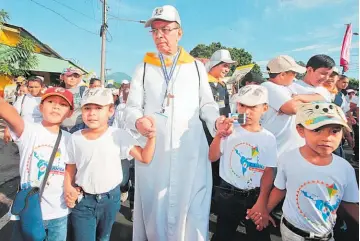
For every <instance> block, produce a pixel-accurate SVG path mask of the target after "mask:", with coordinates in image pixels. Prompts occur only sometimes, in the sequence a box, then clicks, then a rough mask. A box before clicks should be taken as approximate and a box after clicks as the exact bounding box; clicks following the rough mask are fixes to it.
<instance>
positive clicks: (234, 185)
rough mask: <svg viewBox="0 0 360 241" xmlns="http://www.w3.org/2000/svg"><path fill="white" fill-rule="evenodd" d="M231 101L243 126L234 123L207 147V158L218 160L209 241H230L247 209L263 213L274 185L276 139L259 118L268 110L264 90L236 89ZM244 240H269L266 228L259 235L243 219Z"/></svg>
mask: <svg viewBox="0 0 360 241" xmlns="http://www.w3.org/2000/svg"><path fill="white" fill-rule="evenodd" d="M234 101H236V103H237V110H238V113H240V114H245V115H246V122H245V124H242V125H240V124H237V125H236V124H234V132H233V134H231V135H230V136H228V137H226V138H223V137H222V136H221V134H220V133H217V135H216V136H215V138H214V140H213V142H212V143H211V146H210V151H209V159H210V160H211V161H216V160H218V159H219V158H220V177H221V184H220V189H221V191H220V195H219V200H218V205H219V206H218V210H219V211H218V218H217V225H216V232H215V234H214V236H213V238H212V241H223V240H231V239H232V238H233V237H234V235H235V233H236V229H237V226H238V224H239V222H240V220H242V219H245V216H246V212H247V209H253V210H254V211H255V210H256V211H257V212H260V213H264V212H265V210H266V204H267V199H268V196H269V193H270V190H271V187H272V184H273V168H274V167H276V159H277V151H276V140H275V137H274V135H273V134H271V133H270V132H269V131H267V130H266V129H264V128H263V127H261V125H260V117H261V115H262V114H263V113H265V112H266V111H267V109H268V106H267V103H268V93H267V89H266V88H265V87H263V86H259V85H247V86H245V87H243V88H241V89H240V90H239V93H238V94H237V96H236V98H234ZM244 222H245V227H246V236H247V238H248V239H247V240H253V241H255V240H262V241H263V240H264V241H266V240H270V234H269V232H268V231H267V230H266V229H265V230H263V231H261V232H259V231H257V230H256V226H255V225H254V223H253V222H252V221H251V220H248V219H245V220H244Z"/></svg>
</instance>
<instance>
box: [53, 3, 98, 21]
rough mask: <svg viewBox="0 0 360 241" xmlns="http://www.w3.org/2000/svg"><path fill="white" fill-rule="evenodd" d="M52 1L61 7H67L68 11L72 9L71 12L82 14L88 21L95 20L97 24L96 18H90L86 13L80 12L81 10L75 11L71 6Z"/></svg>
mask: <svg viewBox="0 0 360 241" xmlns="http://www.w3.org/2000/svg"><path fill="white" fill-rule="evenodd" d="M51 1H53V2H56V3H58V4H60V5H62V6H64V7H66V8H68V9H71V10H73V11H75V12H77V13H79V14H81V15H82V16H84V17H86V18H88V19H91V20H94V21H95V22H97V21H96V19H95V18H93V17H91V16H89V15H86V14H85V13H83V12H80V11H79V10H77V9H75V8H73V7H70V6H68V5H66V4H64V3H62V2H59V1H57V0H51Z"/></svg>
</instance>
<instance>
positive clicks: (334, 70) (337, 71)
mask: <svg viewBox="0 0 360 241" xmlns="http://www.w3.org/2000/svg"><path fill="white" fill-rule="evenodd" d="M332 71H333V72H335V73H337V74H340V71H339V69H338V68H336V67H334V68H333V69H332Z"/></svg>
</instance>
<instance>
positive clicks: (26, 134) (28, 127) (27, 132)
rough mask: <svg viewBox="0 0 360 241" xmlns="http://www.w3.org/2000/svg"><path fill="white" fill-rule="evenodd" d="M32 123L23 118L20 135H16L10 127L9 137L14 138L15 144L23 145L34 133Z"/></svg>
mask: <svg viewBox="0 0 360 241" xmlns="http://www.w3.org/2000/svg"><path fill="white" fill-rule="evenodd" d="M34 125H35V124H34V123H31V122H28V121H26V120H24V130H23V132H22V134H21V136H20V137H17V136H16V135H15V133H14V132H12V130H11V129H10V135H11V138H12V139H13V140H14V142H15V143H16V145H18V146H19V147H20V146H25V145H26V144H27V143H28V141H30V139H31V137H32V135H33V134H35V133H34V130H36V128H35V127H34Z"/></svg>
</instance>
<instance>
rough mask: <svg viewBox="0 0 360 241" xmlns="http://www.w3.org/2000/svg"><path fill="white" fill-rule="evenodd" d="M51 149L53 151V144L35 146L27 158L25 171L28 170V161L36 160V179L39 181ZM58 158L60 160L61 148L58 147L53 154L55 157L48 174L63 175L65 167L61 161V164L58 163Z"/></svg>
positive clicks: (45, 167)
mask: <svg viewBox="0 0 360 241" xmlns="http://www.w3.org/2000/svg"><path fill="white" fill-rule="evenodd" d="M52 151H53V146H50V145H40V146H36V147H35V148H34V150H33V153H32V155H31V156H30V158H29V159H28V163H27V172H30V170H29V165H30V163H31V162H33V161H36V168H37V181H40V180H41V179H42V178H43V176H44V175H45V172H46V169H47V166H48V163H49V158H50V156H51V153H52ZM60 160H61V149H60V148H59V149H58V151H57V152H56V154H55V159H54V162H53V165H52V167H51V171H50V174H53V175H64V172H65V167H64V164H63V163H62V165H60ZM34 164H35V163H34Z"/></svg>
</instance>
